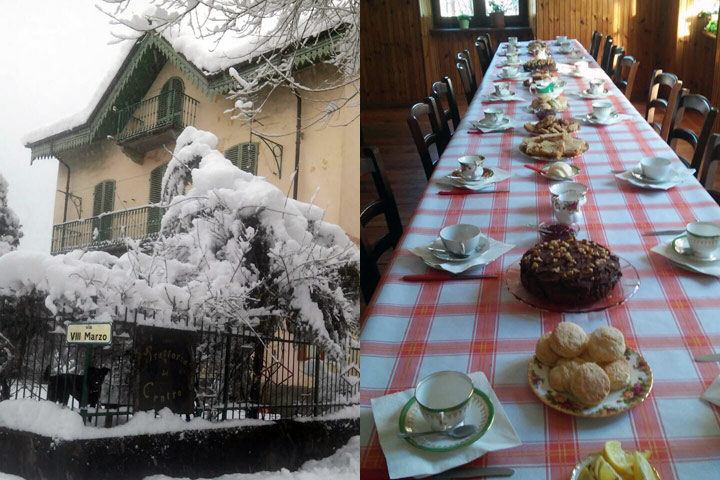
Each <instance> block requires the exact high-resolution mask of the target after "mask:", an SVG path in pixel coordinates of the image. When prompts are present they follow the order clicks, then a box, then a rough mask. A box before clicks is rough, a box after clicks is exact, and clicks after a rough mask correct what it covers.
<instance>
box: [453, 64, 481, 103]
mask: <svg viewBox="0 0 720 480" xmlns="http://www.w3.org/2000/svg"><path fill="white" fill-rule="evenodd" d="M456 66H457V70H458V74H460V81H461V82H462V86H463V92H465V99H466V100H467V103H468V105H469V104H470V102H472V99H473V97H474V96H475V92H476V91H477V86H473V79H472V77H471V76H470V69H469V68H468V63H467V61H466V60H465V59H464V58H462V59H461V58H458V62H457V64H456Z"/></svg>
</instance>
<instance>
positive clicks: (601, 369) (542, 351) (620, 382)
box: [527, 322, 653, 417]
mask: <svg viewBox="0 0 720 480" xmlns="http://www.w3.org/2000/svg"><path fill="white" fill-rule="evenodd" d="M527 376H528V383H529V384H530V388H531V389H532V391H533V393H535V395H536V396H537V397H538V398H539V399H540V401H541V402H543V403H544V404H545V405H547V406H548V407H550V408H553V409H555V410H558V411H560V412H563V413H567V414H569V415H574V416H579V417H610V416H613V415H619V414H621V413H624V412H627V411H628V410H630V409H632V408H634V407H636V406H638V405H639V404H641V403H642V402H643V401H645V399H646V398H647V396H648V395H649V394H650V390H651V389H652V385H653V374H652V370H651V369H650V366H649V365H648V364H647V362H646V361H645V359H644V358H643V357H642V356H641V355H640V354H639V353H637V352H636V351H635V350H633V349H632V348H629V347H628V346H627V345H626V344H625V336H624V335H623V333H622V332H621V331H620V330H619V329H617V328H615V327H612V326H603V327H599V328H597V329H595V330H594V331H592V332H591V333H590V334H587V333H586V332H585V330H583V328H582V327H581V326H580V325H578V324H576V323H573V322H560V323H558V324H557V326H556V327H555V328H554V329H553V330H552V331H551V332H547V333H545V334H544V335H542V336H541V337H540V339H539V340H538V342H537V344H536V346H535V355H534V356H533V358H532V360H530V364H529V365H528V371H527Z"/></svg>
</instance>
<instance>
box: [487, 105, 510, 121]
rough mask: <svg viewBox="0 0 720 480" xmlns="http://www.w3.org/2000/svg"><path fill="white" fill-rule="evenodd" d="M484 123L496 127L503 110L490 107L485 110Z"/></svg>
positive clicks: (503, 112)
mask: <svg viewBox="0 0 720 480" xmlns="http://www.w3.org/2000/svg"><path fill="white" fill-rule="evenodd" d="M484 113H485V121H486V123H487V124H489V125H497V124H498V123H500V121H501V120H502V119H503V115H504V114H505V110H503V109H502V108H497V107H492V108H488V109H487V110H485V112H484Z"/></svg>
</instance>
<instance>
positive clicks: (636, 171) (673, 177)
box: [630, 165, 680, 184]
mask: <svg viewBox="0 0 720 480" xmlns="http://www.w3.org/2000/svg"><path fill="white" fill-rule="evenodd" d="M630 174H631V175H632V176H633V177H634V178H635V180H638V181H640V182H643V183H649V184H653V183H668V182H673V183H674V182H677V181H678V180H680V174H678V172H677V171H676V170H675V169H671V170H670V175H668V176H667V177H666V178H663V179H660V180H656V179H653V178H648V177H646V176H645V175H643V173H642V167H641V166H640V165H636V166H635V167H633V169H632V170H630Z"/></svg>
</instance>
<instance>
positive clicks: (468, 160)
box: [458, 155, 485, 179]
mask: <svg viewBox="0 0 720 480" xmlns="http://www.w3.org/2000/svg"><path fill="white" fill-rule="evenodd" d="M484 160H485V157H483V156H482V155H465V156H464V157H460V158H458V163H459V164H460V175H462V176H463V177H464V178H469V179H473V178H475V177H477V174H478V169H480V171H481V172H482V164H483V161H484Z"/></svg>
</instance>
